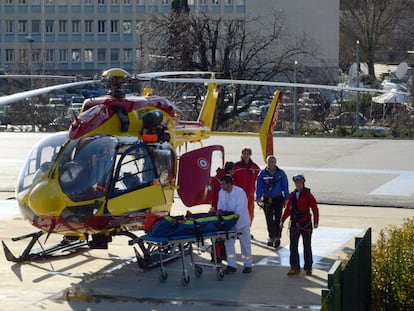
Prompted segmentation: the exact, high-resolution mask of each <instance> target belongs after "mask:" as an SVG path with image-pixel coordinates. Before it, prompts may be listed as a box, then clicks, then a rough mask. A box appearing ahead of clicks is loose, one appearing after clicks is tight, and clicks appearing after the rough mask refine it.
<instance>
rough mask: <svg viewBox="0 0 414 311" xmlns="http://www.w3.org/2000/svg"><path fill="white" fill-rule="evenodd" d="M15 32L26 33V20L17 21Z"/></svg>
mask: <svg viewBox="0 0 414 311" xmlns="http://www.w3.org/2000/svg"><path fill="white" fill-rule="evenodd" d="M17 32H18V33H27V21H18V22H17Z"/></svg>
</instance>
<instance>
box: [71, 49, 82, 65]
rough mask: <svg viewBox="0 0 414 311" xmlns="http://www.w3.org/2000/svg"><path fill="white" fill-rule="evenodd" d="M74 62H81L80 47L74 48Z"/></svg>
mask: <svg viewBox="0 0 414 311" xmlns="http://www.w3.org/2000/svg"><path fill="white" fill-rule="evenodd" d="M72 63H80V50H79V49H73V50H72Z"/></svg>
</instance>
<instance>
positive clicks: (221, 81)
mask: <svg viewBox="0 0 414 311" xmlns="http://www.w3.org/2000/svg"><path fill="white" fill-rule="evenodd" d="M157 80H158V81H163V82H176V83H215V84H230V85H231V84H240V85H262V86H276V87H303V88H312V89H325V90H333V91H347V92H369V93H389V92H390V91H386V90H379V89H367V88H360V87H348V86H339V85H326V84H307V83H291V82H274V81H253V80H231V79H203V78H161V79H157ZM395 93H397V94H407V93H406V92H399V91H396V92H395Z"/></svg>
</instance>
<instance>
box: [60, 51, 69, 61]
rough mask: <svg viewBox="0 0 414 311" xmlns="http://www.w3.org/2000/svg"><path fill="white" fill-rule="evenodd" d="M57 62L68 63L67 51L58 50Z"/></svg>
mask: <svg viewBox="0 0 414 311" xmlns="http://www.w3.org/2000/svg"><path fill="white" fill-rule="evenodd" d="M59 62H61V63H67V62H68V50H67V49H60V50H59Z"/></svg>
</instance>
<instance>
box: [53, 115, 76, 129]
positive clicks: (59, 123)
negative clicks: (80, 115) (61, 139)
mask: <svg viewBox="0 0 414 311" xmlns="http://www.w3.org/2000/svg"><path fill="white" fill-rule="evenodd" d="M72 121H73V116H72V117H70V116H65V117H58V118H56V119H54V120H53V122H51V123H49V128H50V129H51V130H56V131H65V130H67V129H69V127H70V125H71V123H72Z"/></svg>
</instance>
